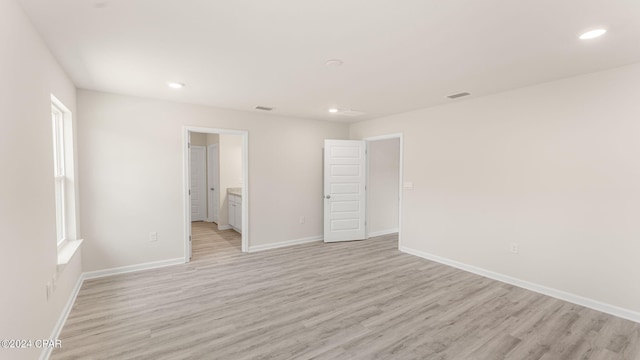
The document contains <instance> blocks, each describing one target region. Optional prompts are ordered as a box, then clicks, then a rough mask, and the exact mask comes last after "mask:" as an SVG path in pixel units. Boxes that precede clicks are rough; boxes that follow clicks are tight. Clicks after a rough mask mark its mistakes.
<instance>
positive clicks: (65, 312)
mask: <svg viewBox="0 0 640 360" xmlns="http://www.w3.org/2000/svg"><path fill="white" fill-rule="evenodd" d="M83 282H84V278H83V276H82V274H80V276H78V281H76V286H75V287H74V288H73V290H72V291H71V295H70V296H69V299H68V300H67V303H66V304H65V305H64V308H63V309H62V313H60V317H59V318H58V321H57V322H56V325H55V326H54V327H53V331H52V332H51V336H50V337H49V339H50V340H57V339H59V338H60V332H61V331H62V327H64V323H65V322H67V317H69V313H70V312H71V309H72V308H73V303H75V302H76V297H77V296H78V293H79V292H80V288H81V287H82V283H83ZM52 351H53V348H51V347H45V348H44V350H42V353H41V354H40V358H39V359H40V360H47V359H49V356H51V352H52Z"/></svg>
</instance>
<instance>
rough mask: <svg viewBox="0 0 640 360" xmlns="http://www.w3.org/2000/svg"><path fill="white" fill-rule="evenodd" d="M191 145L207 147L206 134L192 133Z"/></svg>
mask: <svg viewBox="0 0 640 360" xmlns="http://www.w3.org/2000/svg"><path fill="white" fill-rule="evenodd" d="M191 145H196V146H207V134H203V133H197V132H192V133H191Z"/></svg>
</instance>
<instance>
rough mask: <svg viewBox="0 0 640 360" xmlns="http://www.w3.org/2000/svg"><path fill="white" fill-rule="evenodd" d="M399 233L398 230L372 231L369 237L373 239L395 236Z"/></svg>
mask: <svg viewBox="0 0 640 360" xmlns="http://www.w3.org/2000/svg"><path fill="white" fill-rule="evenodd" d="M397 232H398V228H394V229H386V230H380V231H372V232H370V233H369V234H368V235H367V236H368V237H370V238H372V237H376V236H382V235H389V234H395V233H397Z"/></svg>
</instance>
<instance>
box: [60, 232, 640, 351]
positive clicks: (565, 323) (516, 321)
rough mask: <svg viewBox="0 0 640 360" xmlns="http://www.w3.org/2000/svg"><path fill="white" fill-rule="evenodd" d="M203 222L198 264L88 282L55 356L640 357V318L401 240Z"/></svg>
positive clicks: (198, 238) (195, 261)
mask: <svg viewBox="0 0 640 360" xmlns="http://www.w3.org/2000/svg"><path fill="white" fill-rule="evenodd" d="M213 226H215V225H212V224H208V223H195V224H194V231H193V232H194V235H195V236H194V257H193V261H192V262H191V263H189V264H185V265H178V266H172V267H166V268H162V269H156V270H149V271H141V272H137V273H130V274H124V275H117V276H111V277H108V278H101V279H94V280H89V281H86V282H85V283H84V285H83V286H82V289H81V291H80V293H79V295H78V298H77V300H76V303H75V305H74V306H73V310H72V311H71V314H70V316H69V318H68V320H67V322H66V324H65V326H64V329H63V331H62V334H61V340H62V345H63V347H62V349H56V350H55V351H54V352H53V355H52V357H51V358H52V359H54V360H57V359H154V360H155V359H224V360H233V359H331V360H335V359H491V360H494V359H517V360H523V359H543V360H551V359H559V360H568V359H607V360H615V359H629V360H631V359H640V325H639V324H636V323H633V322H630V321H626V320H622V319H619V318H616V317H613V316H609V315H606V314H603V313H600V312H597V311H594V310H590V309H586V308H583V307H580V306H576V305H572V304H569V303H566V302H563V301H559V300H556V299H553V298H550V297H547V296H543V295H539V294H536V293H533V292H530V291H527V290H523V289H520V288H516V287H513V286H510V285H506V284H503V283H500V282H496V281H493V280H489V279H486V278H483V277H480V276H477V275H473V274H470V273H466V272H464V271H460V270H457V269H454V268H450V267H447V266H444V265H440V264H437V263H434V262H430V261H427V260H424V259H420V258H418V257H414V256H411V255H407V254H403V253H401V252H399V251H398V250H397V240H396V238H395V237H394V236H387V237H378V238H372V239H369V240H367V241H360V242H349V243H336V244H323V243H321V242H318V243H312V244H305V245H297V246H292V247H288V248H283V249H277V250H270V251H264V252H259V253H250V254H242V253H241V252H240V237H239V236H238V234H236V233H235V232H233V231H231V230H228V231H217V230H215V229H214V227H213Z"/></svg>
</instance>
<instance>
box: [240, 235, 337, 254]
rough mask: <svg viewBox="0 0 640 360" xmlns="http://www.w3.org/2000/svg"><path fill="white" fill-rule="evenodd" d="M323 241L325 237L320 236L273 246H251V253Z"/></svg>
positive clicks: (273, 244)
mask: <svg viewBox="0 0 640 360" xmlns="http://www.w3.org/2000/svg"><path fill="white" fill-rule="evenodd" d="M323 239H324V237H323V236H322V235H318V236H311V237H307V238H302V239H294V240H287V241H280V242H277V243H271V244H264V245H256V246H249V252H256V251H263V250H270V249H277V248H281V247H286V246H291V245H299V244H306V243H310V242H316V241H322V240H323Z"/></svg>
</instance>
